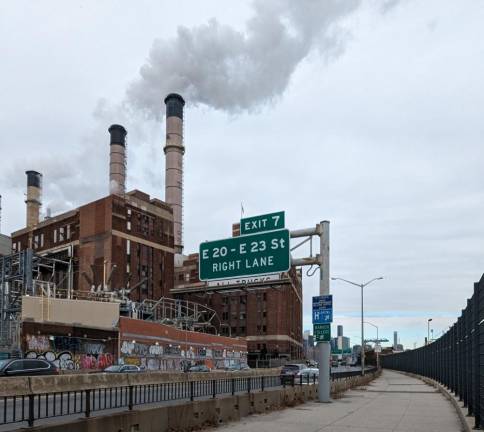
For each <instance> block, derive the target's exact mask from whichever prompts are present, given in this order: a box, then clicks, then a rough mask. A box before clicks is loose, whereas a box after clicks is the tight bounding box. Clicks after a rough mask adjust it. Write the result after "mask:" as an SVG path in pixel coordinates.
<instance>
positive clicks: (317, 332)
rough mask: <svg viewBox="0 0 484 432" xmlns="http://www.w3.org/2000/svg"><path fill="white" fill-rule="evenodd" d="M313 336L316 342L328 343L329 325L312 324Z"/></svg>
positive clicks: (329, 337) (329, 335) (329, 339)
mask: <svg viewBox="0 0 484 432" xmlns="http://www.w3.org/2000/svg"><path fill="white" fill-rule="evenodd" d="M313 334H314V340H315V341H316V342H330V341H331V324H314V325H313Z"/></svg>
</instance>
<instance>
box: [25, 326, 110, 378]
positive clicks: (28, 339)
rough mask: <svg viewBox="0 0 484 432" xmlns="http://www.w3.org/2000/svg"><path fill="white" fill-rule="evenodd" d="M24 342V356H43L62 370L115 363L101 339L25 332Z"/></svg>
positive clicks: (99, 366)
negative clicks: (94, 339)
mask: <svg viewBox="0 0 484 432" xmlns="http://www.w3.org/2000/svg"><path fill="white" fill-rule="evenodd" d="M25 344H26V350H25V353H24V356H25V358H45V359H46V360H49V361H51V362H53V363H54V364H55V365H56V366H57V367H59V368H60V369H63V370H81V369H104V368H106V367H108V366H111V365H112V364H114V363H115V358H114V355H113V353H111V352H109V350H108V349H107V346H106V343H104V342H102V341H93V340H85V339H84V338H79V337H68V336H47V335H30V334H27V335H26V336H25Z"/></svg>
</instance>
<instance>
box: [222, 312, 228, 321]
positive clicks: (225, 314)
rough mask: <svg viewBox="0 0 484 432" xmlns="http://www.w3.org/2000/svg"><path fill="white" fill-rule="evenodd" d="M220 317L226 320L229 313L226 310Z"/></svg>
mask: <svg viewBox="0 0 484 432" xmlns="http://www.w3.org/2000/svg"><path fill="white" fill-rule="evenodd" d="M222 319H223V320H224V321H227V320H228V319H229V313H228V312H222Z"/></svg>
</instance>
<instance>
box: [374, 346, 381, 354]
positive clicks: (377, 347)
mask: <svg viewBox="0 0 484 432" xmlns="http://www.w3.org/2000/svg"><path fill="white" fill-rule="evenodd" d="M375 352H376V353H381V345H375Z"/></svg>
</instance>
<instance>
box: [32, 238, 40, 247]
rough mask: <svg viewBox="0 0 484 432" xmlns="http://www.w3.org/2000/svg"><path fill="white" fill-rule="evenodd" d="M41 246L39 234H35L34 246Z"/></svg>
mask: <svg viewBox="0 0 484 432" xmlns="http://www.w3.org/2000/svg"><path fill="white" fill-rule="evenodd" d="M38 247H39V236H38V235H35V236H34V244H33V248H34V249H37V248H38Z"/></svg>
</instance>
